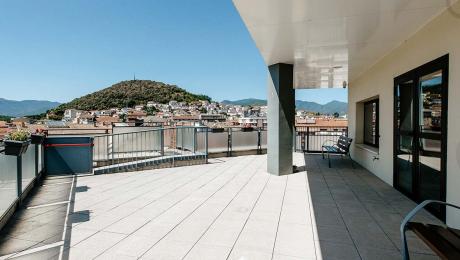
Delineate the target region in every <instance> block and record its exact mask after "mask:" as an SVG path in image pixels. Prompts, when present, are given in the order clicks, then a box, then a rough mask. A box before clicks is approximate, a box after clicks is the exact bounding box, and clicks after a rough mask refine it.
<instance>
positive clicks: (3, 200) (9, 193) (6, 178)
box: [0, 145, 44, 229]
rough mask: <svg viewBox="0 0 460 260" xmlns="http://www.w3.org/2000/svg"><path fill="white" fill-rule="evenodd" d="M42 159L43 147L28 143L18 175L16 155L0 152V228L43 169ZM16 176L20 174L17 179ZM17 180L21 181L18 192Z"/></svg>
mask: <svg viewBox="0 0 460 260" xmlns="http://www.w3.org/2000/svg"><path fill="white" fill-rule="evenodd" d="M36 149H37V151H36ZM2 150H3V149H2ZM36 152H37V154H36ZM43 159H44V158H43V147H42V146H41V145H38V146H37V145H30V146H29V148H28V149H27V152H26V153H25V154H24V155H23V156H22V161H21V168H22V171H21V173H20V174H19V175H18V160H17V157H16V156H9V155H5V154H4V153H3V152H2V153H0V229H1V227H2V225H3V224H4V221H5V220H6V219H7V215H9V213H11V212H12V210H13V209H14V207H15V205H16V204H17V202H18V201H19V199H20V197H23V196H24V195H25V194H26V193H27V192H28V191H29V190H30V188H31V187H32V185H33V183H34V181H35V179H36V178H37V176H38V175H39V173H41V172H42V171H43V166H44V163H43ZM18 176H21V178H20V179H19V180H18ZM18 181H19V182H21V190H20V191H19V192H18V187H19V186H18Z"/></svg>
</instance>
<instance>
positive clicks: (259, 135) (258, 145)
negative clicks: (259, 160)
mask: <svg viewBox="0 0 460 260" xmlns="http://www.w3.org/2000/svg"><path fill="white" fill-rule="evenodd" d="M261 137H262V135H261V131H260V128H259V129H257V154H262V140H261V139H262V138H261Z"/></svg>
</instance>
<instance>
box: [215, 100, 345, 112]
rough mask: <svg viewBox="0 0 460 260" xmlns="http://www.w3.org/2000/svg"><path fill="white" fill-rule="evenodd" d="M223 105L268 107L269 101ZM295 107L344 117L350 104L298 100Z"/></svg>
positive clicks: (249, 101) (239, 101)
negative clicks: (322, 103)
mask: <svg viewBox="0 0 460 260" xmlns="http://www.w3.org/2000/svg"><path fill="white" fill-rule="evenodd" d="M222 103H223V104H227V105H240V106H265V105H267V100H265V99H256V98H247V99H240V100H234V101H230V100H224V101H222ZM295 105H296V108H297V109H303V110H306V111H310V112H315V113H316V112H319V113H321V114H333V113H335V112H337V113H339V114H341V115H343V114H347V111H348V103H346V102H341V101H337V100H334V101H331V102H329V103H326V104H324V105H321V104H318V103H316V102H310V101H302V100H296V101H295Z"/></svg>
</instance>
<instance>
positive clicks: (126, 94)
mask: <svg viewBox="0 0 460 260" xmlns="http://www.w3.org/2000/svg"><path fill="white" fill-rule="evenodd" d="M170 100H176V101H178V102H187V103H190V102H194V101H199V100H208V101H210V100H211V98H210V97H208V96H206V95H196V94H192V93H189V92H187V91H186V90H184V89H182V88H179V87H178V86H175V85H168V84H165V83H162V82H156V81H151V80H128V81H122V82H119V83H117V84H114V85H112V86H110V87H108V88H105V89H103V90H100V91H97V92H94V93H91V94H88V95H86V96H83V97H80V98H76V99H74V100H72V101H70V102H69V103H65V104H62V105H60V106H58V107H57V108H55V109H52V110H51V111H50V112H51V113H53V114H55V115H57V116H61V115H62V114H63V113H64V110H66V109H71V108H73V109H81V110H103V109H110V108H122V107H133V106H135V105H141V104H144V105H145V104H147V102H149V101H154V102H158V103H168V102H169V101H170Z"/></svg>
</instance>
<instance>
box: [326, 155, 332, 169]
mask: <svg viewBox="0 0 460 260" xmlns="http://www.w3.org/2000/svg"><path fill="white" fill-rule="evenodd" d="M327 160H328V163H329V168H331V155H330V153H327Z"/></svg>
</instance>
